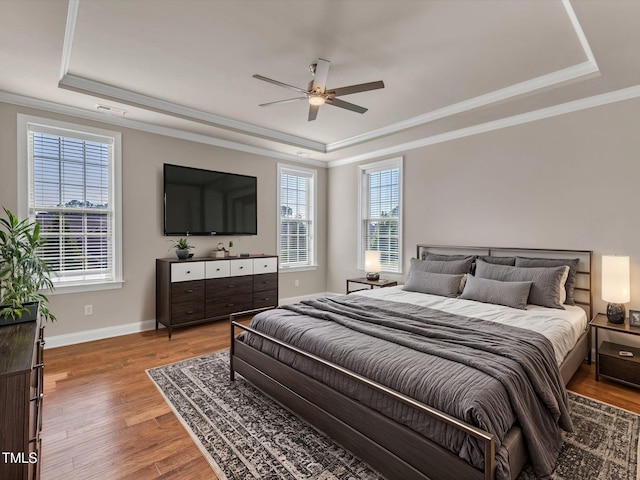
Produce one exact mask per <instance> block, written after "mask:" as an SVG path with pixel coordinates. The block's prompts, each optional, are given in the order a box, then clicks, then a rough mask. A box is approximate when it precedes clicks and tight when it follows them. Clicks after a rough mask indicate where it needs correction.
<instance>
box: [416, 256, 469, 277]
mask: <svg viewBox="0 0 640 480" xmlns="http://www.w3.org/2000/svg"><path fill="white" fill-rule="evenodd" d="M472 263H473V257H468V258H466V259H464V260H451V261H445V260H418V259H417V258H412V259H411V268H410V269H409V276H411V272H412V271H414V270H419V271H421V272H430V273H449V274H453V275H459V274H461V273H469V272H470V271H471V264H472Z"/></svg>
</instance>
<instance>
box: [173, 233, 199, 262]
mask: <svg viewBox="0 0 640 480" xmlns="http://www.w3.org/2000/svg"><path fill="white" fill-rule="evenodd" d="M173 248H175V249H176V255H177V256H178V258H179V259H180V260H186V259H187V258H189V250H190V249H192V248H195V247H193V246H192V245H189V242H188V240H187V239H186V238H181V239H179V240H177V241H175V242H173Z"/></svg>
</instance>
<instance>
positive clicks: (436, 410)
mask: <svg viewBox="0 0 640 480" xmlns="http://www.w3.org/2000/svg"><path fill="white" fill-rule="evenodd" d="M470 257H472V258H473V261H472V263H470V265H471V267H470V268H471V269H472V270H474V273H475V275H466V276H463V279H464V280H465V281H466V283H465V284H464V286H463V282H460V280H459V279H458V277H457V276H456V277H455V278H453V277H454V275H453V274H444V273H443V274H439V273H431V272H429V273H426V274H422V273H415V272H420V271H421V270H420V269H421V268H422V267H423V266H425V265H426V266H428V267H429V268H431V267H432V266H434V265H436V264H437V265H440V266H442V265H445V264H446V262H457V263H460V262H459V259H468V258H470ZM513 259H518V260H517V261H518V262H519V266H518V267H516V266H515V265H513V266H505V267H502V266H493V265H500V264H505V265H507V264H509V263H508V262H510V261H515V260H513ZM566 259H571V263H572V265H571V268H572V272H571V273H572V275H571V281H572V282H573V283H572V286H571V294H570V296H567V292H568V291H569V290H566V291H565V289H563V290H562V293H563V297H562V298H561V300H560V301H561V302H563V303H562V308H558V306H556V307H557V308H549V307H546V306H545V307H542V306H538V305H531V304H528V302H526V303H527V304H526V308H525V309H522V308H520V309H518V308H513V306H505V305H496V304H495V301H496V298H497V302H498V303H500V302H502V303H505V298H507V300H506V304H509V302H512V301H513V300H512V298H511V297H512V295H511V294H509V295H507V296H506V297H505V294H504V292H503V291H502V290H500V289H502V288H504V287H506V288H507V289H509V291H512V290H514V289H518V290H519V294H518V295H519V297H518V298H519V299H520V300H519V301H521V300H522V295H523V291H524V289H526V288H527V287H528V288H529V290H527V295H528V296H526V297H525V299H527V300H531V299H532V298H533V297H532V295H533V291H532V290H531V289H532V288H533V286H536V288H537V289H538V290H539V285H541V284H542V281H541V280H539V279H538V278H539V277H535V278H536V281H520V280H522V279H520V278H518V275H522V274H524V275H525V276H531V275H532V274H534V273H535V272H542V273H543V274H544V275H547V274H550V273H553V272H555V273H553V274H554V275H555V277H554V278H556V277H558V275H560V272H564V276H563V283H562V285H563V286H565V285H566V284H567V280H568V278H567V276H568V273H569V270H570V268H569V265H567V266H566V267H562V266H561V265H563V262H564V261H565V260H566ZM591 259H592V252H591V251H584V250H578V251H576V250H539V249H535V250H533V249H513V248H484V247H450V246H427V245H418V246H417V252H416V257H415V259H412V266H411V270H410V274H409V276H408V279H407V281H406V282H405V286H404V287H402V286H400V287H389V288H383V289H377V290H367V291H366V292H356V293H355V294H351V295H348V296H338V297H331V298H324V299H315V300H310V301H308V302H303V303H301V304H298V305H293V306H286V305H285V306H282V307H281V308H279V309H275V310H269V311H267V312H262V313H260V314H259V315H256V316H255V317H254V319H253V321H252V323H251V325H250V326H248V327H247V326H243V325H242V324H240V323H238V322H236V321H235V319H234V318H232V319H231V336H232V343H231V354H230V369H231V377H232V378H233V377H234V374H235V373H236V372H237V373H239V374H241V375H242V376H244V377H245V378H246V379H247V380H249V381H250V382H251V383H253V384H254V385H256V386H257V387H258V388H260V389H261V390H263V391H264V392H265V393H267V394H268V395H270V396H271V397H273V398H274V399H275V400H277V401H278V402H280V403H281V404H283V405H284V406H286V407H287V408H289V409H290V410H292V411H293V412H295V413H297V414H298V415H299V416H301V417H302V418H304V419H305V420H306V421H308V422H309V423H311V424H312V425H314V426H316V427H317V428H318V429H319V430H321V431H323V432H325V433H326V434H328V435H329V436H330V437H332V438H334V439H335V440H336V441H337V442H338V443H340V444H342V445H343V446H344V447H345V448H347V449H349V450H351V451H352V452H354V453H355V454H357V455H359V456H360V457H361V458H363V460H365V461H367V462H368V463H369V464H370V465H371V466H373V467H374V468H376V469H377V470H378V471H380V472H381V473H382V474H383V475H385V476H386V477H387V478H390V479H394V478H402V479H412V478H415V479H427V478H430V479H460V478H465V479H483V478H484V479H494V478H495V479H498V480H503V479H514V478H516V477H517V475H518V473H519V472H520V471H521V469H522V467H523V466H524V464H525V463H526V462H527V461H532V462H533V464H534V466H536V468H539V470H540V471H545V469H547V471H548V469H549V465H550V463H549V462H553V461H554V460H553V459H554V457H553V455H554V451H555V450H559V445H558V441H560V444H561V440H558V438H559V436H560V434H559V427H558V426H562V427H563V428H565V429H570V428H571V425H570V420H568V421H567V417H568V412H567V411H566V391H565V390H564V385H565V384H566V383H567V382H568V381H569V379H570V378H571V377H572V376H573V374H574V373H575V371H576V369H577V368H578V367H579V365H580V364H581V363H582V362H583V361H584V359H585V358H588V361H590V349H589V345H590V337H589V329H588V322H587V319H588V318H590V317H591V309H592V296H591V290H592V288H591V286H592V273H591V272H592V269H591ZM453 265H454V263H449V264H447V265H445V266H444V267H442V268H445V269H446V268H449V267H450V266H453ZM438 268H441V267H438ZM456 268H457V267H456ZM526 268H530V270H526V271H525V270H524V269H526ZM496 272H498V273H497V274H496ZM504 272H507V273H506V274H505V273H504ZM556 273H557V274H558V275H556ZM513 274H515V275H516V277H513V276H512V275H513ZM492 275H493V276H494V277H493V278H492ZM495 275H498V276H497V277H495ZM510 275H511V277H510ZM535 275H537V273H535ZM535 275H534V276H535ZM485 277H489V278H488V279H485ZM434 278H435V279H436V280H438V282H436V283H437V289H438V292H439V293H442V292H440V291H439V289H440V288H443V287H442V285H441V284H442V283H443V282H442V280H443V279H444V280H446V282H444V283H447V284H448V287H445V290H446V288H449V289H450V288H451V286H452V285H454V284H455V282H456V281H458V283H460V285H459V286H458V285H457V284H455V286H456V289H458V291H457V292H456V295H451V296H443V295H440V294H439V295H434V294H433V293H423V292H422V291H420V288H417V289H414V288H413V286H415V285H416V284H417V285H418V286H420V285H421V282H423V280H425V279H426V283H427V284H429V282H431V283H433V279H434ZM527 278H528V277H527ZM416 279H418V280H416ZM505 280H506V281H505ZM492 282H493V283H492ZM423 283H424V282H423ZM507 283H508V285H507ZM556 283H557V282H556ZM407 287H412V288H410V289H409V290H414V291H408V290H407V289H406V288H407ZM430 288H431V287H430ZM495 288H499V290H498V296H497V297H495V298H493V297H491V298H489V300H492V299H493V302H488V301H487V299H486V298H483V297H485V296H486V295H487V292H489V293H495V292H494V291H493V289H495ZM415 290H417V291H415ZM459 292H462V295H459ZM474 292H475V295H479V299H480V300H483V301H476V300H477V299H475V298H474ZM529 292H531V293H529ZM449 293H450V292H449ZM539 293H540V292H537V293H536V295H537V294H539ZM543 293H545V292H543ZM465 295H467V297H466V298H456V297H458V296H462V297H464V296H465ZM469 295H471V296H469ZM554 295H556V296H557V292H556V293H555V294H554ZM545 301H546V300H545ZM554 301H555V302H558V300H557V298H556V299H555V300H554ZM565 301H566V302H567V303H564V302H565ZM569 301H570V303H571V304H573V305H569V304H568V303H569ZM538 303H540V302H539V301H538ZM543 303H544V302H543ZM518 305H519V304H518ZM328 319H330V320H331V321H330V322H329V321H328ZM238 329H241V330H244V333H242V334H240V335H237V333H238ZM433 332H437V334H435V335H434V333H433ZM416 336H418V338H416ZM431 336H435V338H430V337H431ZM427 337H429V338H427ZM311 339H313V341H311ZM443 339H444V340H443ZM316 342H318V343H319V344H316ZM443 342H454V343H453V344H451V343H443ZM452 345H453V346H452ZM521 352H523V353H521ZM514 356H517V358H511V357H514ZM362 358H365V361H363V360H362ZM514 362H515V363H514ZM513 365H516V366H513ZM523 366H524V367H523ZM523 368H524V370H525V372H526V375H524V376H527V375H528V376H530V377H532V379H531V380H530V381H532V382H533V383H532V384H531V385H529V384H528V383H526V382H524V381H523V380H522V378H523V373H522V372H521V370H522V369H523ZM512 371H513V372H512ZM539 371H540V372H543V371H544V372H547V373H545V374H544V375H543V374H541V373H537V372H539ZM531 372H533V373H531ZM512 375H513V378H514V379H511V376H512ZM507 377H508V378H509V379H508V380H504V379H505V378H507ZM528 381H529V380H528ZM528 381H527V382H528ZM418 386H419V387H418ZM532 392H534V393H533V394H532ZM540 398H541V399H542V401H541V400H540ZM525 400H526V401H525ZM541 404H542V406H541ZM549 411H550V412H551V413H549ZM547 444H548V445H547ZM527 445H529V448H528V447H527ZM549 445H551V446H549ZM548 449H549V450H551V451H550V452H549V451H547V450H548ZM555 455H557V452H555ZM551 468H552V464H551Z"/></svg>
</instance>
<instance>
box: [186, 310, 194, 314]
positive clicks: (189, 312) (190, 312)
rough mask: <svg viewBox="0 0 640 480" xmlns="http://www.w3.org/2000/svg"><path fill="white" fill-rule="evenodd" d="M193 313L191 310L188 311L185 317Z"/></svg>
mask: <svg viewBox="0 0 640 480" xmlns="http://www.w3.org/2000/svg"><path fill="white" fill-rule="evenodd" d="M194 313H195V312H194V311H193V310H189V311H188V312H187V315H193V314H194Z"/></svg>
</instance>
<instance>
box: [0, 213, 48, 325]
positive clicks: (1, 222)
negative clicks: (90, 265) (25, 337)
mask: <svg viewBox="0 0 640 480" xmlns="http://www.w3.org/2000/svg"><path fill="white" fill-rule="evenodd" d="M4 213H5V217H4V218H0V316H2V317H5V318H11V319H13V320H19V319H20V318H22V315H23V314H25V313H28V312H29V309H28V308H27V304H29V303H32V302H38V303H39V310H40V315H41V317H42V318H44V319H45V320H51V321H55V320H56V317H55V316H54V315H53V314H52V313H51V312H50V311H49V307H48V305H47V303H48V301H49V300H48V298H47V297H46V295H45V294H44V293H43V290H49V291H51V290H53V288H54V287H53V283H52V282H51V278H50V276H49V267H48V266H47V264H46V263H45V261H44V260H43V259H42V257H41V256H40V255H39V252H38V249H39V248H40V247H41V246H42V244H43V240H42V238H41V237H40V224H39V223H37V222H30V221H29V220H28V219H25V220H22V221H19V220H18V217H16V216H15V215H14V214H13V213H11V211H9V210H8V209H7V208H4Z"/></svg>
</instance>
